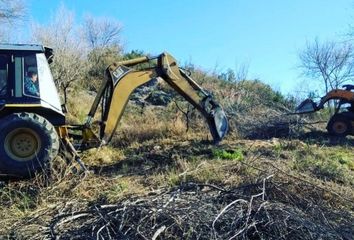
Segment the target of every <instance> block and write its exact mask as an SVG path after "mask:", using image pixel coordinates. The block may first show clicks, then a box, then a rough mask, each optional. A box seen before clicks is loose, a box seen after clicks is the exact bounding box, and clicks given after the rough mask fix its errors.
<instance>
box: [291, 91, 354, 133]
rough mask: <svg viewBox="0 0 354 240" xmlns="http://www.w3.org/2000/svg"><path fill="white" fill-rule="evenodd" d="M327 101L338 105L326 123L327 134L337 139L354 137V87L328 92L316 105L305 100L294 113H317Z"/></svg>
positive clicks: (311, 101) (309, 100)
mask: <svg viewBox="0 0 354 240" xmlns="http://www.w3.org/2000/svg"><path fill="white" fill-rule="evenodd" d="M329 100H337V101H338V104H337V107H336V109H335V113H334V115H333V116H332V117H331V118H330V120H329V121H328V124H327V130H328V132H329V133H330V134H331V135H334V136H339V137H345V136H347V135H354V85H344V86H343V89H334V90H332V91H330V92H328V93H327V94H326V95H325V96H323V97H322V98H321V100H320V102H319V103H318V104H317V103H315V102H314V101H313V100H311V99H306V100H305V101H303V102H302V103H301V104H300V105H299V106H298V107H297V108H296V111H295V112H296V113H298V114H303V113H312V112H316V111H319V110H321V109H323V108H324V105H325V103H327V102H328V101H329Z"/></svg>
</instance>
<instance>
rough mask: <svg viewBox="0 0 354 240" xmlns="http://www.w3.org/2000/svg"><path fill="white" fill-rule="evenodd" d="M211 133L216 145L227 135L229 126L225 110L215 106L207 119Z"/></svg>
mask: <svg viewBox="0 0 354 240" xmlns="http://www.w3.org/2000/svg"><path fill="white" fill-rule="evenodd" d="M207 122H208V125H209V129H210V133H211V135H212V136H213V139H214V144H217V143H219V142H220V141H221V140H222V139H223V138H224V137H225V135H226V133H227V131H228V129H229V124H228V121H227V118H226V114H225V112H224V110H223V109H222V108H221V107H220V106H219V105H216V106H214V107H213V108H212V109H211V110H210V113H209V116H208V117H207Z"/></svg>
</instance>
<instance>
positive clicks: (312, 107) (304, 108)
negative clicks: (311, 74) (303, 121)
mask: <svg viewBox="0 0 354 240" xmlns="http://www.w3.org/2000/svg"><path fill="white" fill-rule="evenodd" d="M317 110H318V107H317V104H316V103H315V102H314V101H313V100H312V99H309V98H308V99H306V100H305V101H303V102H302V103H300V105H299V106H298V107H297V108H296V109H295V113H297V114H303V113H312V112H316V111H317Z"/></svg>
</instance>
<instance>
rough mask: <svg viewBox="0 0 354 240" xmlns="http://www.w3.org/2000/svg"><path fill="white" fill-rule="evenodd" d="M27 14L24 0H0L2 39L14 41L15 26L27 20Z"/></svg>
mask: <svg viewBox="0 0 354 240" xmlns="http://www.w3.org/2000/svg"><path fill="white" fill-rule="evenodd" d="M25 16H26V4H25V3H24V1H23V0H0V41H3V42H10V41H13V39H14V35H15V34H13V32H14V31H16V30H15V27H17V25H18V24H19V23H21V22H23V21H24V20H25Z"/></svg>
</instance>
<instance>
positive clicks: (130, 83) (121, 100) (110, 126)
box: [103, 70, 156, 142]
mask: <svg viewBox="0 0 354 240" xmlns="http://www.w3.org/2000/svg"><path fill="white" fill-rule="evenodd" d="M155 76H156V72H155V71H154V70H150V71H132V72H129V73H128V74H127V75H125V76H124V77H123V78H122V79H121V80H120V81H119V82H118V83H117V86H116V87H115V90H114V92H113V96H112V101H111V105H110V106H109V111H108V117H107V121H106V122H105V123H104V124H105V125H106V126H105V131H104V138H103V141H105V142H107V141H109V140H110V138H111V137H112V135H113V133H114V131H115V130H116V128H117V124H118V122H119V120H120V119H121V117H122V114H123V112H124V109H125V106H126V104H127V102H128V100H129V96H130V94H131V93H132V92H133V91H134V89H136V88H137V87H139V86H140V85H142V84H144V83H147V82H148V81H150V80H151V79H152V78H154V77H155Z"/></svg>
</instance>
